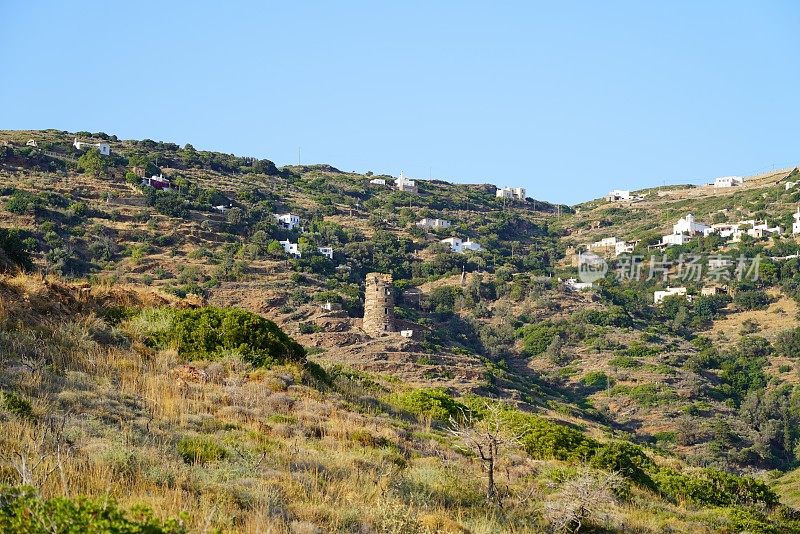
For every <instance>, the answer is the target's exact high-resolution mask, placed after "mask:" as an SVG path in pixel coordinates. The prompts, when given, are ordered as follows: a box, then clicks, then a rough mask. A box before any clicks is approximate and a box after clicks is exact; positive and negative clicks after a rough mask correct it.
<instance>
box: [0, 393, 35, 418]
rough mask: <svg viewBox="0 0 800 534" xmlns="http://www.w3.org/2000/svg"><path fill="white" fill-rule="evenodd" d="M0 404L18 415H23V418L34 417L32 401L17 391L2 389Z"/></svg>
mask: <svg viewBox="0 0 800 534" xmlns="http://www.w3.org/2000/svg"><path fill="white" fill-rule="evenodd" d="M0 404H1V405H2V406H3V408H5V409H6V410H8V411H9V412H11V413H13V414H14V415H16V416H17V417H22V418H23V419H32V418H33V407H32V406H31V403H30V402H28V401H27V400H25V399H24V398H22V397H20V396H19V395H17V394H16V393H11V392H10V391H0Z"/></svg>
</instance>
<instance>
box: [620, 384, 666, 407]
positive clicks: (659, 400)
mask: <svg viewBox="0 0 800 534" xmlns="http://www.w3.org/2000/svg"><path fill="white" fill-rule="evenodd" d="M611 394H612V395H627V396H628V397H630V398H631V399H633V400H634V401H636V403H637V404H639V405H640V406H643V407H653V406H661V405H663V404H667V403H668V402H671V401H673V400H675V399H676V395H675V392H674V391H672V390H671V389H670V388H668V387H667V386H664V385H661V384H638V385H636V386H624V385H618V386H614V387H613V388H612V389H611Z"/></svg>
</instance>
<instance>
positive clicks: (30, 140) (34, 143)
mask: <svg viewBox="0 0 800 534" xmlns="http://www.w3.org/2000/svg"><path fill="white" fill-rule="evenodd" d="M25 146H36V139H28V142H27V143H25Z"/></svg>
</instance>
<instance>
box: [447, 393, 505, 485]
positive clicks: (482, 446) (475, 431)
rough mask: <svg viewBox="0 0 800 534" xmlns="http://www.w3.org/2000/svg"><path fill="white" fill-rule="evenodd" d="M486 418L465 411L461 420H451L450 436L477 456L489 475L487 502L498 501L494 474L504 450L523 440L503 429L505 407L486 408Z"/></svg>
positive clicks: (487, 480) (487, 475) (492, 406)
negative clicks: (503, 408)
mask: <svg viewBox="0 0 800 534" xmlns="http://www.w3.org/2000/svg"><path fill="white" fill-rule="evenodd" d="M485 411H486V414H485V415H484V416H483V417H482V418H478V416H477V414H475V412H473V411H470V410H465V409H461V410H460V412H461V413H460V414H459V415H460V416H459V417H458V418H455V417H453V416H452V415H451V416H450V418H449V419H450V429H449V430H450V433H451V434H452V435H453V436H455V437H456V438H458V439H459V440H460V441H461V442H462V445H463V446H462V448H463V449H465V450H468V451H469V452H472V453H474V454H475V455H476V456H477V457H478V459H480V461H481V462H482V463H483V468H484V470H485V471H486V500H488V501H494V500H496V499H497V488H496V487H495V482H494V474H495V470H496V468H497V462H498V460H499V455H500V448H501V447H503V446H506V445H513V444H515V443H519V438H520V436H511V435H508V434H507V433H506V432H505V430H504V429H503V426H502V405H500V404H489V403H488V402H487V403H486V404H485Z"/></svg>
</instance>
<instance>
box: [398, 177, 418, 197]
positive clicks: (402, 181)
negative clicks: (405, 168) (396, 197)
mask: <svg viewBox="0 0 800 534" xmlns="http://www.w3.org/2000/svg"><path fill="white" fill-rule="evenodd" d="M394 186H395V187H396V188H397V190H398V191H405V192H406V193H416V192H417V182H415V181H414V180H409V179H408V178H406V177H405V176H403V173H402V172H401V173H400V176H399V177H397V178H396V179H395V181H394Z"/></svg>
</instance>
